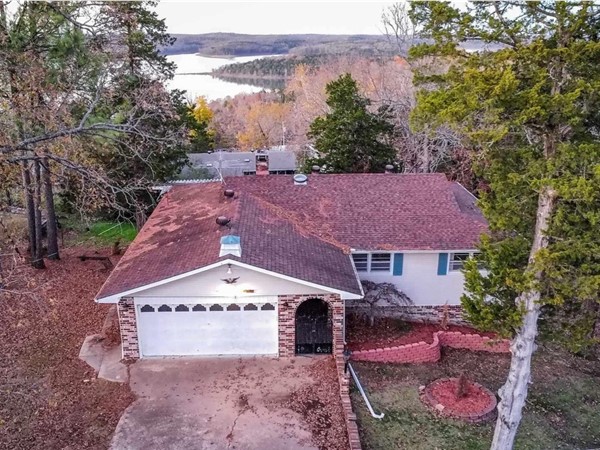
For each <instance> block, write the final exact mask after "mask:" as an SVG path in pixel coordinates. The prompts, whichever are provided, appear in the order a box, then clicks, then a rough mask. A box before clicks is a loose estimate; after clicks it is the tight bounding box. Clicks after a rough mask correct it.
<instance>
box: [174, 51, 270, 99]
mask: <svg viewBox="0 0 600 450" xmlns="http://www.w3.org/2000/svg"><path fill="white" fill-rule="evenodd" d="M265 57H266V56H243V57H238V58H207V57H205V56H198V55H197V54H193V53H190V54H183V55H169V56H167V59H168V60H169V61H172V62H174V63H175V64H176V65H177V69H176V71H175V77H174V78H173V80H171V82H170V83H169V88H170V89H182V90H186V91H187V96H188V97H190V98H196V97H198V96H199V95H204V96H205V97H206V98H207V99H208V100H209V101H210V100H215V99H218V98H224V97H227V96H232V97H233V96H234V95H237V94H242V93H252V92H260V91H262V90H263V89H264V88H262V87H259V86H253V85H250V84H244V83H234V82H229V81H223V80H220V79H218V78H213V77H212V76H210V75H193V74H195V73H200V72H204V73H206V72H210V71H211V70H213V69H216V68H218V67H221V66H225V65H227V64H233V63H237V62H246V61H252V60H254V59H259V58H265Z"/></svg>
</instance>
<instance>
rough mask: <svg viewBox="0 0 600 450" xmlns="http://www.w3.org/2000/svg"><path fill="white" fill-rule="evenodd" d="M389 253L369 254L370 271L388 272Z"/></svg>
mask: <svg viewBox="0 0 600 450" xmlns="http://www.w3.org/2000/svg"><path fill="white" fill-rule="evenodd" d="M389 271H390V254H389V253H372V254H371V272H389Z"/></svg>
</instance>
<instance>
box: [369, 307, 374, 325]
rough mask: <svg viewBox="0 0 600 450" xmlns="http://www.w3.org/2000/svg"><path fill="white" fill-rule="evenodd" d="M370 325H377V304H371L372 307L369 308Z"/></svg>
mask: <svg viewBox="0 0 600 450" xmlns="http://www.w3.org/2000/svg"><path fill="white" fill-rule="evenodd" d="M369 325H370V326H371V327H374V326H375V305H371V308H369Z"/></svg>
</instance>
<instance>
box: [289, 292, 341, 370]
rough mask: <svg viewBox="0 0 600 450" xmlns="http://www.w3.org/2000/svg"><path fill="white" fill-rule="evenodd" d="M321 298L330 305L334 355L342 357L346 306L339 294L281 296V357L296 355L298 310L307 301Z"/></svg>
mask: <svg viewBox="0 0 600 450" xmlns="http://www.w3.org/2000/svg"><path fill="white" fill-rule="evenodd" d="M311 298H320V299H322V300H324V301H326V302H327V303H328V304H329V308H330V310H331V313H332V325H333V354H334V356H341V355H342V353H343V351H344V339H343V335H344V304H343V302H342V299H341V298H340V296H339V295H338V294H318V295H280V296H278V314H279V356H281V357H284V358H285V357H291V356H294V355H295V353H296V309H298V306H300V304H301V303H302V302H304V301H306V300H309V299H311Z"/></svg>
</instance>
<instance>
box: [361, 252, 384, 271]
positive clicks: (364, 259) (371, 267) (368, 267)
mask: <svg viewBox="0 0 600 450" xmlns="http://www.w3.org/2000/svg"><path fill="white" fill-rule="evenodd" d="M352 260H353V261H354V266H355V267H356V271H357V272H389V271H390V268H391V261H392V254H391V253H370V254H369V253H354V254H353V255H352Z"/></svg>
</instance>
